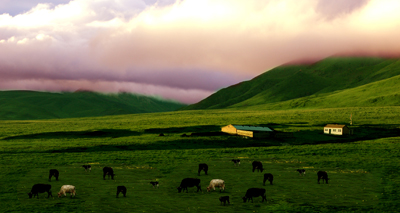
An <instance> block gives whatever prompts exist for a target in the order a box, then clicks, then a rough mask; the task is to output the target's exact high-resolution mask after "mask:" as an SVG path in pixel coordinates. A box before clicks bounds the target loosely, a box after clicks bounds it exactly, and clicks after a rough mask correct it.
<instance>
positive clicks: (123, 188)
mask: <svg viewBox="0 0 400 213" xmlns="http://www.w3.org/2000/svg"><path fill="white" fill-rule="evenodd" d="M120 192H121V193H122V194H123V195H124V197H126V187H125V186H117V197H118V195H119V193H120Z"/></svg>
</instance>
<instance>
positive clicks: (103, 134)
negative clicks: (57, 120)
mask: <svg viewBox="0 0 400 213" xmlns="http://www.w3.org/2000/svg"><path fill="white" fill-rule="evenodd" d="M138 135H141V133H139V132H135V131H131V130H127V129H101V130H95V131H69V132H44V133H37V134H28V135H18V136H11V137H6V138H3V140H15V139H58V138H72V139H76V138H107V137H111V138H118V137H126V136H138Z"/></svg>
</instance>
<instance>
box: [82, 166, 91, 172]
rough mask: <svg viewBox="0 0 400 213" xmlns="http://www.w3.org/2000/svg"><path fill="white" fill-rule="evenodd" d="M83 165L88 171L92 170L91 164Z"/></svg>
mask: <svg viewBox="0 0 400 213" xmlns="http://www.w3.org/2000/svg"><path fill="white" fill-rule="evenodd" d="M82 167H83V168H85V172H87V171H88V170H89V172H90V171H92V166H91V165H83V166H82Z"/></svg>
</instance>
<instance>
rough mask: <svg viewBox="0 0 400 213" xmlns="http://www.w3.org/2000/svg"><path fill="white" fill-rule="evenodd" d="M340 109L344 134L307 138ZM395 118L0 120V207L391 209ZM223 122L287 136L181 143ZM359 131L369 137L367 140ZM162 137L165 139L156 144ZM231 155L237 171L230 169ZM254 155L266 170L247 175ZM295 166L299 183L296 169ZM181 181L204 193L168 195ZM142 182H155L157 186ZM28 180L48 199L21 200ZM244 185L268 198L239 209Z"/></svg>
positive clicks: (219, 114) (391, 114) (261, 114)
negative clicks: (215, 185)
mask: <svg viewBox="0 0 400 213" xmlns="http://www.w3.org/2000/svg"><path fill="white" fill-rule="evenodd" d="M349 112H352V113H353V120H354V123H355V125H353V126H351V127H350V128H354V129H355V136H354V137H355V138H350V139H351V140H347V139H348V138H347V139H346V138H343V137H333V136H327V135H323V134H319V133H318V130H319V131H320V132H322V131H323V126H324V125H325V124H327V123H346V122H348V117H349ZM399 112H400V107H366V108H341V109H326V110H317V109H312V110H288V111H283V110H282V111H240V110H209V111H179V112H167V113H152V114H140V115H120V116H106V117H89V118H75V119H55V120H32V121H0V164H1V168H2V172H1V173H0V203H1V205H2V211H4V212H55V211H56V212H67V211H68V212H126V211H128V212H132V211H134V212H188V211H193V212H272V211H284V212H338V211H342V212H351V211H355V212H361V211H363V212H364V211H371V212H374V211H375V212H393V211H397V209H398V208H399V204H398V203H400V202H399V201H400V196H399V194H398V191H399V190H400V181H399V180H400V179H399V178H400V170H399V169H398V168H399V166H398V165H400V164H399V163H400V158H399V156H400V152H399V148H400V147H399V146H400V145H399V143H398V142H399V136H398V135H396V134H395V133H393V132H392V131H394V130H396V129H397V130H398V126H399V125H400V124H399V122H400V119H398V117H399ZM230 123H234V124H246V125H265V126H273V127H274V129H276V130H279V131H286V132H293V133H294V135H295V137H294V138H289V139H285V140H284V141H279V140H271V139H267V140H252V139H245V138H240V137H235V136H229V135H226V136H225V135H222V136H215V137H181V135H182V134H183V133H186V134H190V133H192V132H209V131H218V130H220V127H222V126H225V125H228V124H230ZM374 127H379V128H380V129H381V130H382V131H383V130H385V131H388V132H384V133H381V134H379V131H377V130H375V131H373V128H374ZM364 128H365V129H366V130H365V131H363V129H364ZM357 130H358V131H359V132H357ZM369 130H371V131H372V132H371V134H373V135H377V136H375V137H370V138H368V131H369ZM161 132H162V133H164V134H165V135H166V136H165V137H159V136H158V134H159V133H161ZM386 133H390V134H386ZM357 134H362V135H361V136H357ZM358 137H359V138H358ZM330 139H332V140H331V142H329V140H330ZM341 140H342V141H341ZM297 144H306V145H297ZM237 158H239V159H241V165H240V166H234V165H233V162H231V160H232V159H237ZM253 160H259V161H261V162H262V163H263V165H264V168H265V171H264V172H262V173H260V172H257V171H256V172H254V173H253V172H252V171H251V170H252V167H251V162H252V161H253ZM199 163H207V164H208V165H209V175H205V174H204V172H201V175H200V176H198V175H197V169H198V164H199ZM84 164H90V165H92V167H93V168H92V172H85V171H84V168H82V167H81V166H82V165H84ZM104 166H111V167H113V168H114V172H115V174H116V176H115V180H108V179H107V180H103V178H102V168H103V167H104ZM301 168H304V169H306V175H305V176H300V175H299V174H298V173H297V172H296V169H301ZM50 169H58V170H59V171H60V177H59V181H55V179H54V177H53V178H52V181H51V182H48V172H49V170H50ZM319 170H323V171H327V172H328V175H329V178H330V180H329V184H322V182H321V184H318V183H317V175H316V173H317V172H318V171H319ZM264 173H272V174H273V175H274V184H273V185H269V183H268V182H267V184H266V186H263V184H262V180H263V174H264ZM187 177H198V178H200V179H201V186H202V190H203V192H196V190H195V188H189V192H188V193H186V192H184V193H178V191H177V189H176V187H178V186H179V184H180V181H181V180H182V179H183V178H187ZM214 178H219V179H224V180H225V182H226V190H225V192H221V193H220V192H219V191H218V190H216V191H212V192H206V187H207V186H208V184H209V182H210V180H211V179H214ZM150 181H159V182H160V188H159V189H155V188H152V186H151V184H150V183H149V182H150ZM36 183H49V184H51V185H52V192H53V196H54V197H53V198H50V199H47V198H45V197H46V196H45V194H40V195H39V196H40V198H39V199H36V198H34V199H33V198H32V199H29V198H28V195H27V193H28V192H29V191H30V189H31V187H32V186H33V185H34V184H36ZM65 184H71V185H75V186H76V187H77V196H76V197H75V198H70V197H69V194H68V195H67V197H65V198H64V197H63V198H58V197H57V196H56V195H57V192H58V191H59V189H60V187H61V186H62V185H65ZM119 185H125V186H126V187H127V189H128V190H127V197H126V198H125V197H123V196H122V195H121V194H120V196H119V198H116V197H115V196H116V187H117V186H119ZM252 187H261V188H265V189H266V190H267V202H264V203H261V202H260V201H261V198H260V197H258V198H254V203H251V202H250V203H243V201H242V199H241V197H242V196H244V194H245V192H246V190H247V189H248V188H252ZM225 195H228V196H230V201H231V204H230V205H226V206H221V205H220V202H219V200H218V198H219V197H220V196H225Z"/></svg>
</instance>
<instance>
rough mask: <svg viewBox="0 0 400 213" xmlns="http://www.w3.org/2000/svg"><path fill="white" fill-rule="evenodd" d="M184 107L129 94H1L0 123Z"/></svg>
mask: <svg viewBox="0 0 400 213" xmlns="http://www.w3.org/2000/svg"><path fill="white" fill-rule="evenodd" d="M183 106H185V104H182V103H178V102H174V101H168V100H162V99H158V98H154V97H148V96H142V95H135V94H130V93H118V94H101V93H95V92H90V91H77V92H73V93H71V92H62V93H51V92H37V91H0V120H31V119H52V118H73V117H93V116H106V115H123V114H136V113H151V112H167V111H174V110H177V109H179V108H181V107H183Z"/></svg>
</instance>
